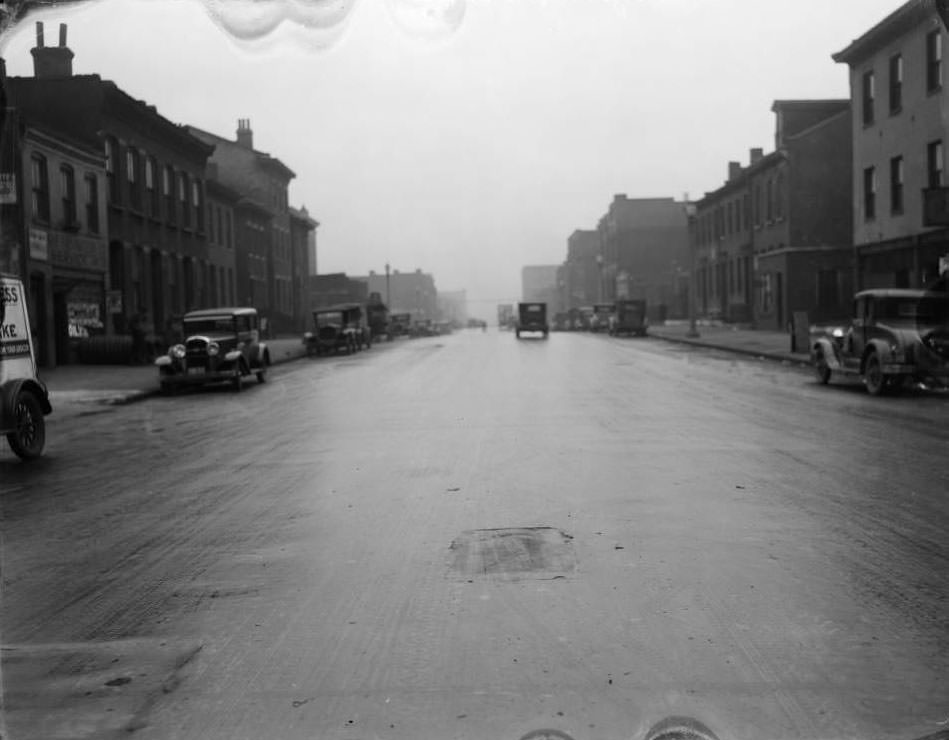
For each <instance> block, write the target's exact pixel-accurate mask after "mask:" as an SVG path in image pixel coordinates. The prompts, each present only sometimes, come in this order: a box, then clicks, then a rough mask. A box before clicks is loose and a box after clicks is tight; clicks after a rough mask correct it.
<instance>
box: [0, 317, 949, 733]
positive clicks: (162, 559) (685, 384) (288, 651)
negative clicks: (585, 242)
mask: <svg viewBox="0 0 949 740" xmlns="http://www.w3.org/2000/svg"><path fill="white" fill-rule="evenodd" d="M947 419H949V399H947V398H946V396H944V395H935V394H928V393H923V392H908V393H904V394H902V395H901V396H899V397H895V398H871V397H869V396H867V395H866V393H865V392H864V391H863V390H862V389H861V388H860V386H859V385H857V384H852V383H851V384H846V383H834V384H832V385H831V386H829V387H823V386H819V385H818V384H817V383H816V382H815V381H814V380H813V378H812V375H811V374H810V372H808V371H806V370H804V369H801V368H798V367H793V366H787V365H784V366H782V365H781V364H779V363H774V362H768V361H755V360H754V359H739V358H737V357H735V356H729V355H727V354H725V353H716V352H712V351H708V350H703V349H695V348H689V347H684V346H679V345H672V344H667V343H663V342H661V341H658V340H653V339H646V340H636V339H614V338H609V337H605V336H593V335H587V334H553V335H551V337H550V338H549V339H548V340H546V341H545V340H543V339H523V340H521V341H517V340H516V339H515V338H514V336H513V335H512V334H510V333H506V332H498V331H497V330H494V329H492V330H489V331H488V332H486V333H482V332H480V331H476V332H469V331H465V332H458V333H456V334H454V335H451V336H446V337H433V338H425V339H418V340H412V341H409V340H402V341H397V342H393V343H391V344H386V345H375V346H374V347H373V348H372V349H371V350H369V351H368V352H362V353H359V354H357V355H355V356H353V357H346V356H340V357H337V358H329V359H326V358H321V359H312V360H306V359H304V360H300V361H296V362H292V363H289V364H286V365H281V366H278V367H276V368H274V369H273V372H272V373H271V375H270V377H269V378H268V381H267V383H265V384H263V385H257V384H256V383H255V382H254V381H253V380H251V381H250V382H248V383H247V386H246V388H245V389H244V390H243V391H242V392H241V393H233V392H232V391H231V390H229V389H227V388H221V389H207V390H203V391H197V392H187V393H182V394H180V395H176V396H173V397H167V398H165V397H160V398H153V399H149V400H147V401H143V402H140V403H136V404H130V405H125V406H100V405H90V404H86V405H84V406H78V405H77V406H66V407H63V408H60V409H57V410H56V411H55V412H54V415H53V416H51V417H49V418H48V428H47V434H48V442H47V445H48V448H47V455H46V457H45V458H44V459H42V460H40V461H38V462H37V463H35V464H30V465H24V464H20V463H19V462H18V461H16V459H15V458H14V457H13V456H12V453H10V452H9V450H7V449H4V450H3V452H2V453H0V515H2V537H3V540H2V578H3V580H2V622H0V636H2V644H3V652H2V668H3V670H2V680H3V690H4V707H3V713H2V717H3V722H4V723H5V732H4V737H6V738H9V739H10V740H21V739H25V738H29V739H33V738H44V739H46V738H51V739H52V738H56V739H59V738H72V739H83V740H84V739H86V738H97V739H98V738H118V737H136V738H138V737H141V738H156V739H162V740H163V739H165V738H182V739H187V740H191V739H192V738H201V739H205V738H207V739H210V738H214V739H221V740H224V739H226V740H237V739H238V738H254V739H255V740H257V739H260V738H268V739H273V740H282V739H284V738H293V739H296V738H299V739H301V740H302V739H304V738H306V739H308V740H309V739H311V738H345V739H350V738H353V739H354V738H512V739H515V740H516V739H517V738H521V737H523V736H524V735H525V734H527V733H529V732H530V731H532V730H537V729H539V728H553V729H558V730H560V731H562V732H565V733H569V735H571V736H572V737H573V738H576V740H584V739H591V740H592V739H593V738H599V739H602V740H612V739H616V740H619V739H620V738H637V739H639V738H642V734H643V733H644V732H645V730H646V728H648V727H649V726H651V725H652V724H653V723H655V722H656V721H658V720H660V719H662V718H663V717H666V716H669V715H688V716H692V717H696V718H698V719H700V720H702V721H703V722H705V723H706V724H708V725H710V726H711V727H712V728H713V729H714V730H715V731H716V732H717V733H718V735H719V737H720V738H722V740H726V738H728V739H731V738H734V740H752V738H754V739H755V740H761V739H763V738H807V739H816V738H821V739H825V738H881V739H882V738H894V739H896V738H898V739H900V740H911V739H912V738H917V737H921V736H923V735H927V734H931V733H934V732H937V731H939V730H942V729H945V727H946V725H947V724H949V602H947V595H949V544H947V543H949V540H947V537H946V530H947V523H949V503H947V491H949V464H947V450H949V425H947V423H946V422H947Z"/></svg>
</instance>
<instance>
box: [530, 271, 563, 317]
mask: <svg viewBox="0 0 949 740" xmlns="http://www.w3.org/2000/svg"><path fill="white" fill-rule="evenodd" d="M559 267H560V266H559V265H525V266H524V267H522V268H521V300H522V301H541V302H543V303H546V304H547V311H548V312H549V313H550V314H551V315H552V314H553V313H555V312H556V311H559V310H560V293H561V291H560V286H559V285H558V282H557V280H558V271H559Z"/></svg>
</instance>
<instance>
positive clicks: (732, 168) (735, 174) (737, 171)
mask: <svg viewBox="0 0 949 740" xmlns="http://www.w3.org/2000/svg"><path fill="white" fill-rule="evenodd" d="M739 177H741V162H729V163H728V182H731V181H732V180H736V179H738V178H739Z"/></svg>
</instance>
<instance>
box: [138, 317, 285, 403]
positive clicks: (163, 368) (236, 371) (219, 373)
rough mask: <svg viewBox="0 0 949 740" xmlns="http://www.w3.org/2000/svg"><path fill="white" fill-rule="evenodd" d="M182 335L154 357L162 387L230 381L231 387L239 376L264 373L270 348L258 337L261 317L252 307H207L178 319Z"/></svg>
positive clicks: (262, 376)
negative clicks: (177, 342)
mask: <svg viewBox="0 0 949 740" xmlns="http://www.w3.org/2000/svg"><path fill="white" fill-rule="evenodd" d="M182 328H183V331H184V336H185V341H184V343H183V344H175V345H172V346H171V347H169V348H168V352H167V354H164V355H162V356H161V357H159V358H158V359H156V360H155V365H157V366H158V383H159V387H160V388H161V391H162V392H163V393H167V392H170V391H172V390H174V389H175V388H178V387H180V386H193V385H204V384H207V383H220V382H230V383H231V385H232V386H233V388H234V390H235V391H239V390H240V389H241V385H242V382H243V379H244V378H245V377H247V376H249V375H256V376H257V381H258V382H260V383H263V382H264V381H265V380H266V379H267V368H268V366H269V365H270V350H269V349H268V348H267V345H266V344H264V342H262V341H260V317H259V316H258V315H257V310H256V309H254V308H206V309H202V310H200V311H190V312H188V313H186V314H185V315H184V317H183V319H182Z"/></svg>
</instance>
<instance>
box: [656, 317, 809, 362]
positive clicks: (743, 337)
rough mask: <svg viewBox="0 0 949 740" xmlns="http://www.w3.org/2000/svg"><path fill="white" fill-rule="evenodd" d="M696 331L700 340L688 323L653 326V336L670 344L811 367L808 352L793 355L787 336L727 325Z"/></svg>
mask: <svg viewBox="0 0 949 740" xmlns="http://www.w3.org/2000/svg"><path fill="white" fill-rule="evenodd" d="M696 329H697V330H698V333H699V336H698V337H695V338H693V337H689V336H688V332H689V322H688V321H681V322H680V321H676V322H668V323H666V324H664V325H662V326H650V327H649V335H650V336H653V337H658V338H660V339H665V340H666V341H669V342H679V343H682V344H693V345H695V346H697V347H708V348H711V349H721V350H726V351H728V352H736V353H738V354H743V355H750V356H753V357H764V358H767V359H769V360H776V361H778V362H793V363H805V364H809V363H810V355H809V353H808V352H807V351H806V349H805V351H803V352H791V337H790V335H788V334H785V333H784V332H779V331H764V330H760V329H746V328H738V327H735V326H729V325H727V324H725V325H709V326H705V325H702V324H699V325H698V326H696Z"/></svg>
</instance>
